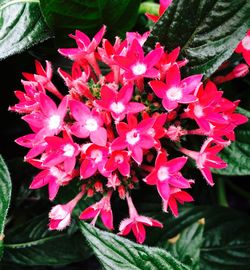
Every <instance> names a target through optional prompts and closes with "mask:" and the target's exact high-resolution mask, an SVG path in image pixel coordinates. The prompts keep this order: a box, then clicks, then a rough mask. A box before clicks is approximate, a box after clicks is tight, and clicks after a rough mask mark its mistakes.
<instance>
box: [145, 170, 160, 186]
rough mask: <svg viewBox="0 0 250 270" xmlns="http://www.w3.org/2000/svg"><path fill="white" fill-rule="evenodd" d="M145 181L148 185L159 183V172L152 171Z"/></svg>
mask: <svg viewBox="0 0 250 270" xmlns="http://www.w3.org/2000/svg"><path fill="white" fill-rule="evenodd" d="M144 181H145V182H146V183H147V184H148V185H156V183H157V174H156V172H155V171H152V172H151V173H150V174H149V175H148V176H147V177H146V178H145V179H144Z"/></svg>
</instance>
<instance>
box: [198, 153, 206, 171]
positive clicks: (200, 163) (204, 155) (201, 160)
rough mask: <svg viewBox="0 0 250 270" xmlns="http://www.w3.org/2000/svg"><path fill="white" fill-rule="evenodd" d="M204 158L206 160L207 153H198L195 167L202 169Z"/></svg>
mask: <svg viewBox="0 0 250 270" xmlns="http://www.w3.org/2000/svg"><path fill="white" fill-rule="evenodd" d="M206 160H207V154H206V153H202V154H200V155H199V158H198V159H197V167H198V168H199V169H203V168H204V164H205V162H206Z"/></svg>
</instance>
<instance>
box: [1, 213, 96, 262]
mask: <svg viewBox="0 0 250 270" xmlns="http://www.w3.org/2000/svg"><path fill="white" fill-rule="evenodd" d="M47 223H48V219H47V216H45V215H42V216H39V217H37V218H35V219H33V220H32V221H30V222H27V224H23V225H22V226H20V227H19V228H16V229H14V230H12V231H10V232H9V234H8V235H6V242H5V253H4V257H3V261H4V262H12V263H17V264H22V265H32V266H33V265H63V264H68V263H72V262H77V261H81V260H84V259H86V258H88V257H89V256H91V255H92V251H91V250H90V249H89V248H88V246H87V245H86V243H85V242H84V240H83V239H82V237H81V235H79V234H80V233H79V232H77V233H73V234H68V233H67V232H50V231H49V230H48V225H47ZM79 236H80V237H79Z"/></svg>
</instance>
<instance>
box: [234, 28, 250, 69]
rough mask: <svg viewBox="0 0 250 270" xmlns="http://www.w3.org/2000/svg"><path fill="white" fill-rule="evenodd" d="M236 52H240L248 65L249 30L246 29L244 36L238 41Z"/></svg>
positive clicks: (249, 55)
mask: <svg viewBox="0 0 250 270" xmlns="http://www.w3.org/2000/svg"><path fill="white" fill-rule="evenodd" d="M235 52H236V53H242V56H243V58H244V59H245V61H246V62H247V64H248V65H249V66H250V30H248V32H247V34H246V36H245V37H244V38H243V39H242V41H241V42H240V43H239V45H238V47H237V48H236V50H235Z"/></svg>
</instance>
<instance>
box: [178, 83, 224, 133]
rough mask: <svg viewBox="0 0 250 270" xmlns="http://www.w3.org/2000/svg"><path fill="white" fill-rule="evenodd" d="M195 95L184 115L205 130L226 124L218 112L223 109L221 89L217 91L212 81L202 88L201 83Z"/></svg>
mask: <svg viewBox="0 0 250 270" xmlns="http://www.w3.org/2000/svg"><path fill="white" fill-rule="evenodd" d="M196 96H197V98H198V100H197V101H196V102H194V103H191V104H190V105H189V106H188V108H187V109H186V110H185V113H184V115H183V116H184V117H190V118H192V119H194V120H195V121H196V123H197V124H198V125H199V127H200V128H201V129H202V130H204V131H205V132H208V131H210V130H211V127H212V126H215V125H226V124H228V121H227V120H226V119H225V118H224V117H223V115H222V114H221V113H220V112H221V111H223V110H224V108H223V106H220V104H221V102H222V97H221V96H222V91H218V90H217V87H216V85H215V84H214V83H212V82H208V83H207V84H206V86H205V89H203V85H200V87H199V89H198V91H197V95H196ZM218 108H219V111H218Z"/></svg>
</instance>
